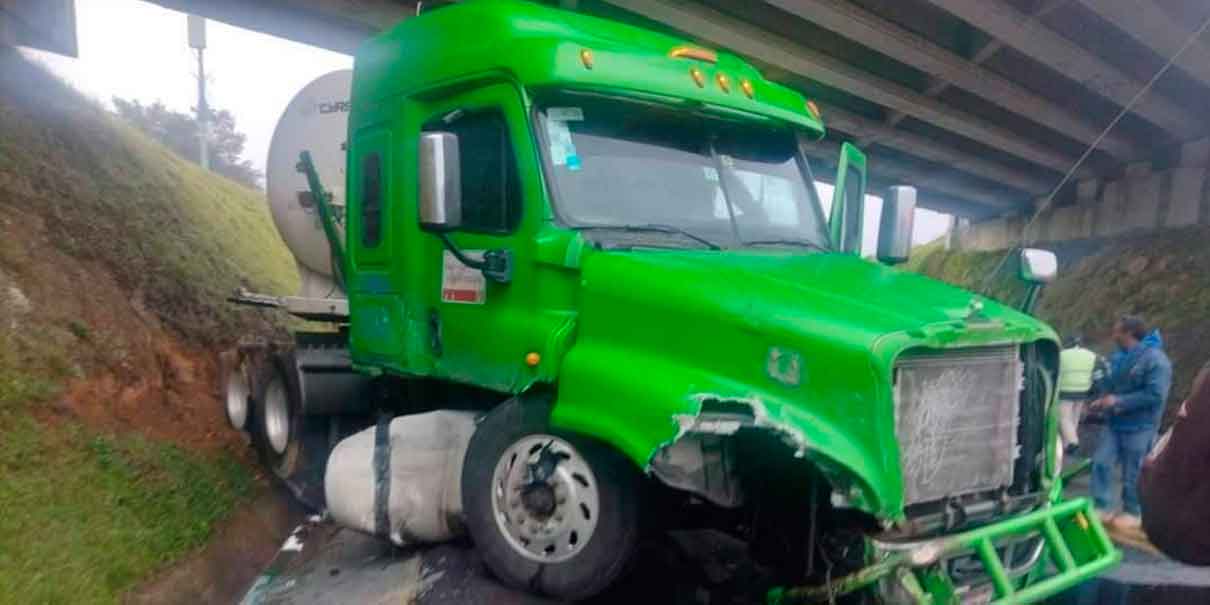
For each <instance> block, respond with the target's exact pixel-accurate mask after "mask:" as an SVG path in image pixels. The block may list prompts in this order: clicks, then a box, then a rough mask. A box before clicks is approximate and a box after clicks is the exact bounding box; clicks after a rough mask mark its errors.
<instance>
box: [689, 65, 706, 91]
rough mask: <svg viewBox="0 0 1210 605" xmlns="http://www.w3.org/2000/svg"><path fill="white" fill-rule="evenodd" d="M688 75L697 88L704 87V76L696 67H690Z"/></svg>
mask: <svg viewBox="0 0 1210 605" xmlns="http://www.w3.org/2000/svg"><path fill="white" fill-rule="evenodd" d="M689 75H690V76H691V77H692V78H693V83H694V84H697V87H698V88H702V87H703V86H705V85H706V74H704V73H702V70H700V69H698V68H696V67H690V68H689Z"/></svg>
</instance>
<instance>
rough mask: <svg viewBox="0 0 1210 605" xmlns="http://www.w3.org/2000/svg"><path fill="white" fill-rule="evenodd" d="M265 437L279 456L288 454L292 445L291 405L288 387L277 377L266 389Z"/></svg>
mask: <svg viewBox="0 0 1210 605" xmlns="http://www.w3.org/2000/svg"><path fill="white" fill-rule="evenodd" d="M265 437H266V438H268V439H269V446H270V447H272V448H273V451H275V452H277V453H278V454H279V455H281V454H285V453H286V447H287V446H288V445H290V405H289V402H288V401H287V400H286V386H285V385H284V384H282V381H281V378H279V377H276V376H275V377H274V378H273V380H272V382H270V383H269V385H268V387H266V388H265Z"/></svg>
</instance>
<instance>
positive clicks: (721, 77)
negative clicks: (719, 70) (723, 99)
mask: <svg viewBox="0 0 1210 605" xmlns="http://www.w3.org/2000/svg"><path fill="white" fill-rule="evenodd" d="M714 81H715V82H718V87H719V89H721V90H722V91H723V92H725V93H728V94H730V93H731V78H728V77H727V74H715V76H714Z"/></svg>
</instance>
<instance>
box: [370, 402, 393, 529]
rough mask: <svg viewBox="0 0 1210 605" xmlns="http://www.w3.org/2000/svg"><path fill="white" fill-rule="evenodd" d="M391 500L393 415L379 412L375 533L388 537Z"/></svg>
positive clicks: (375, 454)
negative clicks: (388, 508) (389, 504)
mask: <svg viewBox="0 0 1210 605" xmlns="http://www.w3.org/2000/svg"><path fill="white" fill-rule="evenodd" d="M390 498H391V415H390V414H388V413H387V412H386V411H380V412H378V424H377V425H375V427H374V533H375V534H378V535H380V536H388V537H389V534H390V529H391V521H390V518H389V516H388V514H387V505H388V503H389V502H388V501H389V500H390Z"/></svg>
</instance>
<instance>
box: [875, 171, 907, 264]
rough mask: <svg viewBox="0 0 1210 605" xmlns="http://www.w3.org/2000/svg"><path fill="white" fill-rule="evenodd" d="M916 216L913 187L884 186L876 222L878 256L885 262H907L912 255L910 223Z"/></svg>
mask: <svg viewBox="0 0 1210 605" xmlns="http://www.w3.org/2000/svg"><path fill="white" fill-rule="evenodd" d="M915 218H916V188H915V187H907V186H903V185H898V186H895V187H891V188H889V189H887V194H886V196H885V197H884V198H883V199H882V220H881V222H879V224H878V260H879V261H881V262H884V263H886V264H888V265H898V264H899V263H905V262H907V260H908V258H909V257H910V256H911V255H912V223H913V222H914V220H915Z"/></svg>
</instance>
